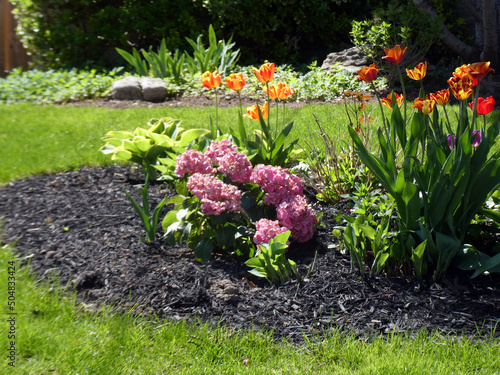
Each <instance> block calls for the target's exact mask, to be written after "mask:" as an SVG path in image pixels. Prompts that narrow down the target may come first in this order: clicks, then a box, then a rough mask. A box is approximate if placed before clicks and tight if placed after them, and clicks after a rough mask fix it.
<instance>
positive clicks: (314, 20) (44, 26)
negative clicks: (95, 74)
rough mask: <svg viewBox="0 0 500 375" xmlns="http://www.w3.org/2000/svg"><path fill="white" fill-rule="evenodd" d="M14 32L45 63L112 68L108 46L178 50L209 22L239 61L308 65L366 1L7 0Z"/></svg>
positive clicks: (363, 13)
mask: <svg viewBox="0 0 500 375" xmlns="http://www.w3.org/2000/svg"><path fill="white" fill-rule="evenodd" d="M12 3H13V4H14V5H15V7H14V11H15V14H16V18H17V20H18V35H19V36H20V38H21V40H22V42H23V44H24V45H25V46H27V47H28V50H29V51H31V53H32V54H33V55H34V56H35V57H36V63H37V64H40V65H42V66H44V67H46V68H54V69H59V68H67V67H76V68H83V67H85V66H93V67H95V66H105V67H113V66H116V64H117V62H119V61H120V57H119V55H118V54H116V53H115V48H116V47H118V48H120V49H124V50H127V49H128V48H130V46H132V47H135V48H136V49H137V50H141V49H147V48H148V47H149V46H150V45H159V44H160V41H161V40H162V38H165V41H166V45H167V47H168V49H169V50H172V51H173V50H176V49H179V50H180V51H183V50H186V49H187V48H188V47H189V44H188V43H187V42H186V39H185V37H188V38H193V39H194V38H196V37H197V36H198V35H200V34H205V35H206V30H207V29H208V27H209V25H210V24H212V25H214V27H215V28H216V29H217V30H220V32H221V35H222V36H223V38H225V39H226V40H228V39H229V38H230V37H231V36H234V38H233V39H234V41H235V42H236V43H237V44H238V46H241V48H242V50H241V51H242V53H243V54H244V55H245V56H246V59H247V61H245V64H253V63H255V62H256V61H262V60H263V59H265V58H268V59H271V60H272V61H276V62H278V63H285V62H286V63H292V64H297V63H309V62H310V61H311V60H313V59H318V58H323V57H324V56H326V54H327V53H328V52H330V51H334V50H338V49H339V46H340V44H341V42H346V41H347V40H345V39H346V38H345V35H347V34H348V32H349V29H350V20H351V19H355V18H359V17H369V16H370V12H371V10H372V6H373V4H374V2H372V1H370V3H369V4H367V3H366V2H365V1H360V0H338V1H329V2H325V1H322V0H312V1H309V2H307V3H304V2H302V1H298V0H286V1H282V0H260V1H257V2H255V1H253V0H243V1H240V0H238V1H237V0H218V1H201V0H194V1H193V0H158V1H152V2H151V1H148V2H145V1H133V0H116V1H115V0H95V1H90V0H74V1H65V0H14V1H12Z"/></svg>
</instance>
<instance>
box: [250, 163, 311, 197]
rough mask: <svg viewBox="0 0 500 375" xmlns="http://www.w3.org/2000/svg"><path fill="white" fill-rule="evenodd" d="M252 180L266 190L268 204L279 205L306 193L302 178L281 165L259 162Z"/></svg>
mask: <svg viewBox="0 0 500 375" xmlns="http://www.w3.org/2000/svg"><path fill="white" fill-rule="evenodd" d="M250 181H251V182H253V183H254V184H257V185H259V186H260V188H261V189H262V190H264V191H265V192H266V195H265V200H264V203H265V204H267V205H271V204H272V205H275V206H278V205H279V204H280V203H281V202H283V201H285V200H288V199H291V198H292V197H294V196H296V195H300V196H301V195H303V193H304V187H303V186H302V182H301V181H300V178H298V177H297V176H294V175H293V174H291V173H290V171H289V170H288V169H283V168H281V167H274V166H271V165H264V164H259V165H257V166H256V167H255V169H254V171H253V173H252V176H251V178H250Z"/></svg>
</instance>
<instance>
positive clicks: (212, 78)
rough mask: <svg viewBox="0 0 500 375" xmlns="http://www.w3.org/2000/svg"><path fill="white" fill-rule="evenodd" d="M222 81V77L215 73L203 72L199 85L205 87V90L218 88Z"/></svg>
mask: <svg viewBox="0 0 500 375" xmlns="http://www.w3.org/2000/svg"><path fill="white" fill-rule="evenodd" d="M221 81H222V77H221V75H220V74H219V72H218V71H217V69H216V70H215V72H213V73H212V72H205V73H203V74H202V75H201V84H202V85H203V86H205V87H206V88H207V89H213V88H215V87H219V85H220V83H221Z"/></svg>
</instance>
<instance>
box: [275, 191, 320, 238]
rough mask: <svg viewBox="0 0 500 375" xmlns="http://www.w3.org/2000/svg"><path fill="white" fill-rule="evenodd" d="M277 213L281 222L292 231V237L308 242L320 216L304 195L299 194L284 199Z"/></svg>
mask: <svg viewBox="0 0 500 375" xmlns="http://www.w3.org/2000/svg"><path fill="white" fill-rule="evenodd" d="M276 213H277V217H278V220H279V221H280V224H281V225H283V226H284V227H285V228H287V229H289V230H290V231H291V232H292V233H291V237H292V238H294V239H296V240H297V241H298V242H306V241H309V240H310V239H311V238H312V236H313V234H314V228H315V227H316V224H317V222H318V218H317V217H316V214H315V213H314V211H313V209H312V207H311V206H310V205H309V204H308V203H307V202H306V199H305V198H304V197H303V196H301V195H297V196H295V197H293V198H292V199H290V200H287V201H283V202H282V203H281V204H280V205H279V206H278V207H277V209H276Z"/></svg>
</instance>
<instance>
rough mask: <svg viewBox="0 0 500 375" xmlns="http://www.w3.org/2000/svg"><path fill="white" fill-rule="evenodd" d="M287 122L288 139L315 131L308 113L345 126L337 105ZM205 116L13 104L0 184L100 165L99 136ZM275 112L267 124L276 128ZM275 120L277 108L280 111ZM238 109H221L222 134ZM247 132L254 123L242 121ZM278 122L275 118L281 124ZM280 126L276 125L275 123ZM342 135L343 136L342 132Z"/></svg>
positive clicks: (4, 128)
mask: <svg viewBox="0 0 500 375" xmlns="http://www.w3.org/2000/svg"><path fill="white" fill-rule="evenodd" d="M285 113H286V114H285V117H286V119H285V121H286V123H288V122H290V121H294V122H295V125H294V129H293V131H292V133H291V134H290V140H292V139H295V138H299V139H303V138H304V136H307V135H308V133H307V125H308V124H309V125H310V126H311V128H312V129H313V130H314V132H316V133H317V130H316V125H315V123H314V117H313V115H312V114H313V113H314V114H315V115H317V116H318V117H319V118H320V119H321V121H322V124H323V125H324V126H325V128H326V130H332V131H335V132H338V130H337V125H336V123H337V121H340V123H342V124H345V123H346V121H345V114H344V111H343V110H341V108H340V107H338V106H335V107H334V106H306V107H303V108H298V109H291V108H286V112H285ZM209 115H211V116H212V118H215V108H208V109H200V108H189V107H176V108H168V107H167V108H142V109H119V110H118V109H106V108H91V107H61V106H36V105H31V104H17V105H10V106H5V105H3V106H0V118H1V119H2V121H1V123H0V161H1V164H2V167H1V168H0V184H2V183H6V182H8V181H10V180H12V179H16V178H22V177H27V176H29V175H33V174H39V173H48V172H58V171H63V170H73V169H78V168H79V167H82V166H84V165H105V164H109V163H110V162H111V160H110V157H109V156H106V155H104V154H102V153H101V152H99V151H98V150H99V148H100V147H101V146H102V145H103V144H104V142H103V141H102V137H103V135H104V134H105V133H106V132H108V131H110V130H134V129H135V128H137V127H144V128H145V127H147V125H146V124H147V122H148V121H149V120H150V119H151V118H161V117H172V118H175V119H181V120H182V126H183V127H185V128H208V126H209ZM273 116H275V111H273V110H272V111H271V125H272V126H273V127H275V126H276V123H275V121H276V117H273ZM279 116H280V119H282V109H281V107H280V114H279ZM237 118H238V109H237V108H220V109H219V124H220V126H221V129H222V130H223V131H228V129H229V128H230V127H231V128H232V129H234V130H235V131H236V130H237ZM244 121H245V126H246V127H247V129H248V131H250V130H251V129H257V128H258V122H257V121H255V120H252V119H248V118H245V119H244ZM281 123H282V120H280V124H281ZM280 126H281V125H280ZM343 132H347V131H346V130H345V128H344V131H343Z"/></svg>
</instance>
